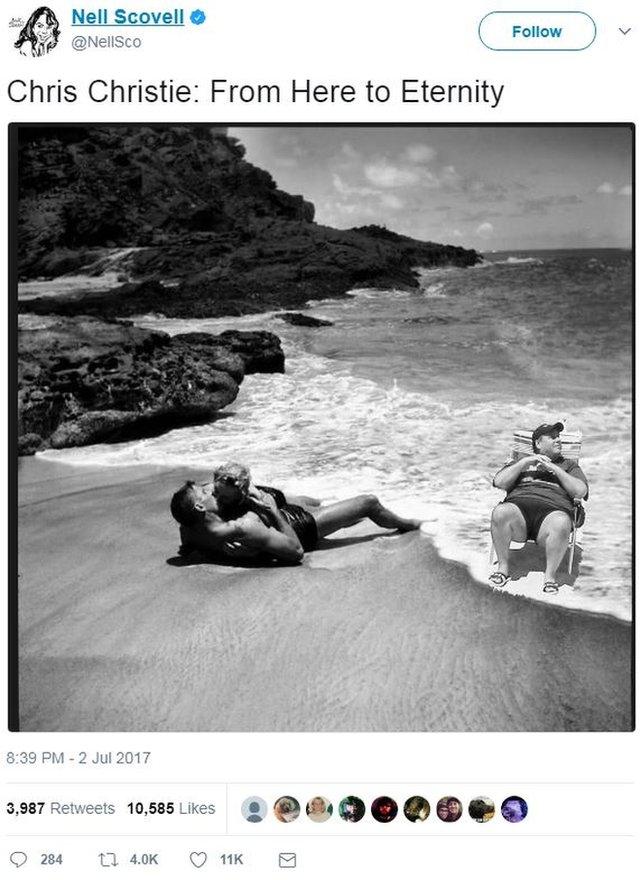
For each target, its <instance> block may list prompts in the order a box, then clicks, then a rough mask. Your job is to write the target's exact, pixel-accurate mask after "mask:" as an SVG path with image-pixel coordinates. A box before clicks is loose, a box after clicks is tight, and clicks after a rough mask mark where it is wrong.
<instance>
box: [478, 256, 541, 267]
mask: <svg viewBox="0 0 640 880" xmlns="http://www.w3.org/2000/svg"><path fill="white" fill-rule="evenodd" d="M522 264H525V265H526V264H529V265H531V266H544V260H541V259H540V258H539V257H507V259H506V260H493V261H491V260H490V261H489V265H491V266H519V265H522Z"/></svg>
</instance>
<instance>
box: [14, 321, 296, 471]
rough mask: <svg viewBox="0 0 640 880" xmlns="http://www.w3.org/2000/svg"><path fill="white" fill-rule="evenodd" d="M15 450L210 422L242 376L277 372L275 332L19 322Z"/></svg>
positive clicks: (280, 360)
mask: <svg viewBox="0 0 640 880" xmlns="http://www.w3.org/2000/svg"><path fill="white" fill-rule="evenodd" d="M18 347H19V358H18V438H19V439H18V447H19V452H20V454H30V453H33V452H35V451H36V450H37V449H40V448H44V447H46V446H52V447H55V448H60V447H65V446H86V445H88V444H91V443H99V442H105V441H115V440H125V439H131V438H135V437H144V436H149V435H154V434H159V433H161V432H162V431H165V430H168V429H170V428H175V427H178V426H180V425H186V424H193V423H198V422H202V421H211V420H212V419H213V418H214V417H215V415H216V413H217V412H218V410H220V409H221V408H222V407H224V406H227V405H228V404H229V403H231V402H232V401H233V400H235V397H236V395H237V393H238V385H239V383H240V382H242V379H243V377H244V375H245V373H248V372H283V371H284V355H283V353H282V349H281V348H280V341H279V339H278V337H277V336H275V335H274V334H272V333H267V332H265V331H261V332H256V333H252V332H244V333H239V332H236V331H229V332H227V333H225V334H221V335H220V336H213V335H210V334H207V333H186V334H182V335H178V336H174V337H170V336H169V335H168V334H166V333H159V332H154V331H150V330H143V329H141V328H139V327H134V326H133V325H131V324H129V323H128V322H127V323H124V322H108V321H100V320H97V319H95V318H89V317H80V318H62V317H59V316H48V317H43V318H39V317H36V316H32V315H22V316H20V325H19V331H18Z"/></svg>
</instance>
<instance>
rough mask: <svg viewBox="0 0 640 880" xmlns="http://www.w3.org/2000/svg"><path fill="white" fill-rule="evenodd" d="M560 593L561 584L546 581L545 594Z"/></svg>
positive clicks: (543, 590)
mask: <svg viewBox="0 0 640 880" xmlns="http://www.w3.org/2000/svg"><path fill="white" fill-rule="evenodd" d="M559 591H560V584H559V583H558V582H557V581H545V582H544V585H543V587H542V592H543V593H558V592H559Z"/></svg>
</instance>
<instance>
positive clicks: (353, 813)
mask: <svg viewBox="0 0 640 880" xmlns="http://www.w3.org/2000/svg"><path fill="white" fill-rule="evenodd" d="M365 812H366V808H365V805H364V802H363V801H361V800H360V798H359V797H356V796H355V795H353V794H350V795H349V796H348V797H346V798H343V799H342V800H341V801H340V804H339V805H338V813H339V815H340V818H341V819H344V821H345V822H359V821H360V819H362V817H363V816H364V814H365Z"/></svg>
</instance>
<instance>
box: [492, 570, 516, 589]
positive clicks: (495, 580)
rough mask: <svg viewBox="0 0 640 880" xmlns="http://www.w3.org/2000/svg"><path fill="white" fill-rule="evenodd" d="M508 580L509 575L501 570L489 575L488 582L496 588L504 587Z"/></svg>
mask: <svg viewBox="0 0 640 880" xmlns="http://www.w3.org/2000/svg"><path fill="white" fill-rule="evenodd" d="M510 580H511V578H510V577H509V575H508V574H504V572H502V571H494V572H493V574H490V575H489V583H490V584H491V586H492V587H498V589H502V587H506V585H507V584H508V583H509V581H510Z"/></svg>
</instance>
